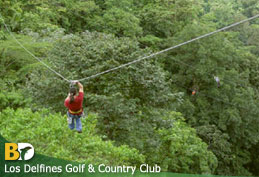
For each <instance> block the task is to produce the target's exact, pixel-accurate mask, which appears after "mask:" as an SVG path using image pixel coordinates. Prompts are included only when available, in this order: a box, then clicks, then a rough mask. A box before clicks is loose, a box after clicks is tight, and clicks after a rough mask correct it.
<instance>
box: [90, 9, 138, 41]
mask: <svg viewBox="0 0 259 177" xmlns="http://www.w3.org/2000/svg"><path fill="white" fill-rule="evenodd" d="M139 23H140V20H139V19H138V18H137V17H135V16H134V15H132V14H131V13H129V12H127V11H124V10H122V9H118V8H112V9H110V10H107V11H105V13H104V15H103V17H99V16H96V19H94V20H93V22H92V24H91V26H92V28H94V29H96V30H97V31H101V32H105V33H108V34H115V35H116V36H118V37H122V36H125V37H137V36H140V35H141V34H142V28H141V27H140V26H139Z"/></svg>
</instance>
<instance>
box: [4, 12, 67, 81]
mask: <svg viewBox="0 0 259 177" xmlns="http://www.w3.org/2000/svg"><path fill="white" fill-rule="evenodd" d="M0 17H2V19H3V24H4V26H5V29H6V30H7V31H8V33H10V35H11V36H12V38H13V39H14V40H15V41H16V42H17V43H18V44H19V45H20V47H22V48H23V49H24V50H25V51H26V52H27V53H29V54H30V55H31V56H32V57H33V58H35V59H36V60H38V61H39V62H40V63H41V64H43V65H44V66H45V67H47V68H48V69H49V70H50V71H52V72H53V73H55V74H56V75H58V76H59V77H61V78H62V79H64V80H65V81H67V82H70V81H69V80H68V79H66V78H65V77H64V76H62V75H61V74H60V73H58V72H57V71H55V70H54V69H52V68H51V67H50V66H48V65H47V64H46V63H44V62H43V61H42V60H41V59H39V58H38V57H36V56H35V55H34V54H33V53H32V52H30V51H29V50H28V49H27V48H26V47H24V45H23V44H22V43H20V41H18V39H17V38H16V37H15V36H14V35H13V34H12V33H11V31H10V30H9V28H8V27H7V25H6V23H5V22H4V18H3V16H2V15H1V14H0Z"/></svg>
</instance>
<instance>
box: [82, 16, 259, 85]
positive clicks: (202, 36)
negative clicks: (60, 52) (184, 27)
mask: <svg viewBox="0 0 259 177" xmlns="http://www.w3.org/2000/svg"><path fill="white" fill-rule="evenodd" d="M258 17H259V14H257V15H255V16H253V17H250V18H247V19H245V20H242V21H239V22H236V23H233V24H231V25H229V26H226V27H224V28H220V29H218V30H216V31H213V32H210V33H207V34H204V35H201V36H199V37H196V38H194V39H191V40H188V41H186V42H183V43H181V44H178V45H175V46H172V47H169V48H167V49H164V50H161V51H159V52H156V53H153V54H151V55H149V56H145V57H142V58H139V59H137V60H133V61H131V62H128V63H125V64H122V65H120V66H117V67H114V68H111V69H108V70H106V71H103V72H100V73H97V74H94V75H91V76H89V77H86V78H83V79H79V80H78V81H84V80H88V79H91V78H94V77H97V76H100V75H103V74H106V73H109V72H112V71H115V70H118V69H120V68H124V67H126V66H129V65H131V64H134V63H137V62H140V61H142V60H145V59H148V58H152V57H154V56H156V55H159V54H162V53H165V52H167V51H169V50H173V49H175V48H178V47H181V46H183V45H186V44H189V43H191V42H194V41H197V40H199V39H202V38H205V37H208V36H211V35H213V34H215V33H218V32H221V31H223V30H226V29H229V28H231V27H234V26H237V25H239V24H242V23H245V22H247V21H250V20H253V19H255V18H258Z"/></svg>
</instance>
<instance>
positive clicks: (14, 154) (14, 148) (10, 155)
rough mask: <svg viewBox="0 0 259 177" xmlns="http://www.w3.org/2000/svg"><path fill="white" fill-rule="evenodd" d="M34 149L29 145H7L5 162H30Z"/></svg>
mask: <svg viewBox="0 0 259 177" xmlns="http://www.w3.org/2000/svg"><path fill="white" fill-rule="evenodd" d="M33 155H34V148H33V146H32V145H31V144H29V143H18V144H16V143H5V160H30V159H31V158H32V157H33Z"/></svg>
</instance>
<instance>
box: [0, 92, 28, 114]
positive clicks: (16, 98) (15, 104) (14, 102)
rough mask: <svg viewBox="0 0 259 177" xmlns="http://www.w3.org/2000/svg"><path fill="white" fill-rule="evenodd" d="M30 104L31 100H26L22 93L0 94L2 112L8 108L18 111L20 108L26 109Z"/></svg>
mask: <svg viewBox="0 0 259 177" xmlns="http://www.w3.org/2000/svg"><path fill="white" fill-rule="evenodd" d="M29 103H30V99H29V98H26V99H25V98H24V97H23V95H22V91H17V90H16V91H15V90H13V91H9V92H7V91H1V92H0V111H2V110H3V109H5V108H7V107H11V108H13V109H17V108H20V107H25V106H27V105H28V104H29Z"/></svg>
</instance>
